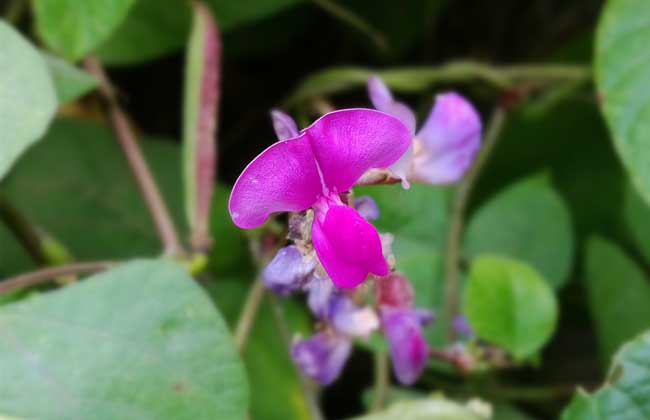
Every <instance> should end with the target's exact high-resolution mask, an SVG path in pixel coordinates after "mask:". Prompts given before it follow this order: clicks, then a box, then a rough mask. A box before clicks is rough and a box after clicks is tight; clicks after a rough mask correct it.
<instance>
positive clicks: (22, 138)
mask: <svg viewBox="0 0 650 420" xmlns="http://www.w3.org/2000/svg"><path fill="white" fill-rule="evenodd" d="M0 45H2V49H1V50H0V69H2V70H0V95H1V96H2V100H1V101H0V127H2V128H1V129H0V150H1V151H2V152H1V153H0V179H2V178H3V177H4V176H5V175H6V174H7V172H8V171H9V168H11V166H12V165H13V163H14V162H15V161H16V160H17V159H18V158H19V157H20V155H22V153H23V152H24V151H25V150H26V149H27V148H28V147H29V146H30V145H31V144H33V143H34V142H35V141H36V140H38V139H39V138H40V137H41V136H42V135H43V134H45V131H46V130H47V127H48V125H49V123H50V120H51V119H52V117H54V113H55V112H56V106H57V102H56V93H55V91H54V86H53V85H52V80H51V79H50V75H49V73H48V71H47V67H46V65H45V62H44V60H43V57H41V55H40V54H39V53H38V51H37V50H36V49H35V48H34V47H33V46H32V45H31V44H30V43H29V42H27V40H25V39H24V38H23V37H22V35H20V34H19V33H18V32H16V30H15V29H13V28H12V27H11V26H9V25H8V24H6V23H5V22H3V21H1V20H0Z"/></svg>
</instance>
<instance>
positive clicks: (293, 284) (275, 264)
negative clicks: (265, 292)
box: [262, 245, 317, 296]
mask: <svg viewBox="0 0 650 420" xmlns="http://www.w3.org/2000/svg"><path fill="white" fill-rule="evenodd" d="M316 264H317V261H316V258H314V257H313V254H312V258H305V257H304V256H303V255H302V253H301V252H300V250H299V249H298V247H297V246H295V245H289V246H285V247H284V248H280V250H279V251H278V252H277V253H276V254H275V256H274V257H273V259H272V260H271V262H269V263H268V264H267V266H266V267H265V268H264V270H263V271H262V281H264V285H265V286H266V287H267V288H269V289H271V290H273V292H275V293H277V294H279V295H283V296H288V295H289V294H291V293H292V292H294V291H296V290H298V289H299V288H300V287H301V286H302V284H303V283H304V282H305V281H306V280H307V278H308V277H309V276H310V274H311V273H312V271H314V268H315V267H316Z"/></svg>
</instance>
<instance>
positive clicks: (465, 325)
mask: <svg viewBox="0 0 650 420" xmlns="http://www.w3.org/2000/svg"><path fill="white" fill-rule="evenodd" d="M451 326H452V328H453V329H454V330H455V331H456V332H457V333H458V334H460V335H462V336H463V337H465V338H472V337H474V330H473V329H472V326H471V325H469V321H468V320H467V318H465V316H463V315H456V316H455V317H454V319H453V320H452V322H451Z"/></svg>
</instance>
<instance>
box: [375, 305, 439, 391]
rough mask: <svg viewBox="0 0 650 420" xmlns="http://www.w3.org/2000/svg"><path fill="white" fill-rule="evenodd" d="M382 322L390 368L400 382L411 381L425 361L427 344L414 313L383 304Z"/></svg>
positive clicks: (418, 319) (415, 377)
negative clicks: (391, 366) (391, 363)
mask: <svg viewBox="0 0 650 420" xmlns="http://www.w3.org/2000/svg"><path fill="white" fill-rule="evenodd" d="M381 317H382V326H383V328H384V333H385V334H386V337H387V338H388V344H389V347H390V355H391V359H392V361H393V372H394V373H395V376H396V377H397V379H398V380H399V381H400V382H401V383H402V384H404V385H411V384H413V383H414V382H415V381H416V380H417V379H418V378H419V377H420V375H421V374H422V371H423V370H424V367H425V365H426V363H427V358H428V353H429V347H428V345H427V342H426V341H425V339H424V337H423V336H422V328H421V324H420V317H419V315H418V313H417V312H416V311H414V310H412V309H408V308H406V309H391V308H385V309H383V310H382V313H381Z"/></svg>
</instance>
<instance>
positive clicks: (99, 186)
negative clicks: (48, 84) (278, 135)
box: [0, 119, 225, 274]
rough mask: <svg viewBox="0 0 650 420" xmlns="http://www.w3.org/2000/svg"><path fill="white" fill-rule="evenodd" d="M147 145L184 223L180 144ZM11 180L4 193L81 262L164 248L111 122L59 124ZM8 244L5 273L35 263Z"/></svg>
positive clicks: (2, 264) (0, 265)
mask: <svg viewBox="0 0 650 420" xmlns="http://www.w3.org/2000/svg"><path fill="white" fill-rule="evenodd" d="M141 144H142V147H143V150H144V154H145V156H146V158H147V159H148V161H149V164H150V166H151V169H152V171H153V173H154V175H155V177H156V179H157V181H158V182H159V185H160V187H161V190H162V193H163V196H164V197H165V198H166V199H167V200H166V201H167V203H168V205H169V206H170V209H171V212H172V215H173V216H175V217H174V218H175V220H176V222H177V226H181V227H182V226H183V225H182V224H181V223H179V222H181V221H182V217H181V216H182V201H181V177H180V173H181V172H180V149H179V148H178V147H176V146H175V145H174V144H172V143H171V142H169V141H160V140H159V141H151V140H147V139H144V140H143V141H142V142H141ZM53 174H56V176H53ZM4 181H5V182H3V185H2V187H0V191H1V192H2V193H3V194H4V195H5V196H6V197H7V198H8V199H9V200H11V202H12V204H13V205H14V206H15V207H16V208H18V209H19V210H20V211H22V212H23V213H24V214H25V216H26V217H27V218H28V219H29V220H30V221H31V222H32V223H34V224H35V225H37V226H41V227H43V228H44V229H45V230H46V231H47V232H49V233H50V234H51V235H52V236H53V237H55V238H57V239H58V240H59V241H60V242H61V243H63V244H64V245H65V246H66V247H67V248H68V250H69V251H70V253H71V254H72V255H74V256H75V257H76V258H77V259H79V260H96V259H123V258H129V257H134V256H154V255H157V254H158V253H159V252H160V249H161V248H160V242H159V239H158V237H157V236H156V233H155V230H154V226H153V223H152V221H151V217H150V216H149V213H148V211H147V209H146V207H145V205H144V202H143V201H142V197H141V195H140V192H139V190H138V188H137V187H136V185H135V181H134V180H133V178H132V175H131V172H130V170H129V168H128V166H127V164H126V162H125V159H124V156H123V154H122V151H121V150H120V148H119V146H118V145H117V142H116V141H115V139H114V138H113V134H112V132H111V130H110V129H109V128H108V127H105V126H102V125H99V124H96V123H90V122H84V121H80V120H75V119H60V120H57V121H55V122H54V124H53V125H52V128H51V130H50V131H49V133H48V135H47V136H46V137H45V138H44V140H43V141H42V142H40V143H39V144H38V145H37V146H36V147H34V148H32V149H31V150H30V151H29V153H28V154H27V156H26V158H25V159H22V160H21V161H20V162H19V164H18V165H17V166H16V170H15V171H14V172H12V174H11V176H9V177H8V178H7V179H5V180H4ZM0 235H2V231H1V230H0ZM224 241H225V240H224ZM0 243H2V253H1V256H0V272H2V273H3V274H10V273H15V272H18V271H25V270H27V269H28V268H29V267H30V263H29V260H28V259H26V258H25V255H24V252H23V251H22V250H21V249H20V248H18V247H17V246H16V245H15V241H14V240H13V238H12V237H10V238H7V237H6V236H0Z"/></svg>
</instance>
